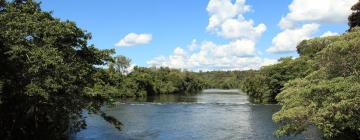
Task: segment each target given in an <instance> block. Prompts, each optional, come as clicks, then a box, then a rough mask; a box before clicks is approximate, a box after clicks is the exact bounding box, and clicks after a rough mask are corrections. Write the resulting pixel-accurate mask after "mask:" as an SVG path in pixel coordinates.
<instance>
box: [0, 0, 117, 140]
mask: <svg viewBox="0 0 360 140" xmlns="http://www.w3.org/2000/svg"><path fill="white" fill-rule="evenodd" d="M0 7H1V8H0V30H1V32H0V65H1V69H0V79H1V81H2V83H1V85H2V88H1V89H2V92H1V94H0V99H1V101H0V112H1V113H0V139H22V138H27V139H64V138H67V136H68V134H69V133H71V132H76V131H79V130H80V129H82V128H84V127H85V126H86V123H85V121H84V118H83V116H82V110H83V109H89V110H91V111H92V112H100V110H99V106H100V105H101V104H102V103H103V101H107V99H108V98H103V96H102V94H103V93H100V92H96V93H94V92H92V93H89V92H87V89H90V88H93V87H94V85H95V89H97V85H98V84H95V83H96V81H94V80H93V79H92V77H93V75H94V74H95V73H97V68H95V67H94V65H104V64H105V62H106V61H108V60H110V59H111V58H110V54H111V53H113V51H112V50H103V51H102V50H98V49H96V48H95V47H94V46H92V45H88V44H87V41H88V40H89V39H90V38H91V35H90V34H88V33H86V32H85V31H83V30H82V29H80V28H78V27H77V26H76V24H75V23H73V22H71V21H60V20H59V19H56V18H54V17H52V15H51V13H49V12H44V11H42V10H41V9H40V6H39V4H38V3H36V2H33V1H31V0H29V1H26V0H22V1H14V2H9V3H7V2H4V1H1V6H0ZM69 124H70V126H69ZM69 128H70V129H69Z"/></svg>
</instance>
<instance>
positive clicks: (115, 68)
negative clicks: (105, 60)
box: [109, 55, 131, 73]
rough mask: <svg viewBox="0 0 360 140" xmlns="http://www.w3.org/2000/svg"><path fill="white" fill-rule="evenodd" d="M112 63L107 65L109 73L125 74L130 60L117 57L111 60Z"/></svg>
mask: <svg viewBox="0 0 360 140" xmlns="http://www.w3.org/2000/svg"><path fill="white" fill-rule="evenodd" d="M113 59H114V62H111V63H110V64H109V70H110V72H119V73H127V72H128V71H127V69H128V68H129V67H130V64H131V59H129V58H127V57H125V56H123V55H119V56H116V57H114V58H113Z"/></svg>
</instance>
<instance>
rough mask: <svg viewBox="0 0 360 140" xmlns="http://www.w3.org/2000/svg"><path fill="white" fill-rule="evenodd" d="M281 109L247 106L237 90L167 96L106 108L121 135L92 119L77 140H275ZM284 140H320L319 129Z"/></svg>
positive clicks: (269, 106) (98, 118) (91, 116)
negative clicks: (276, 116)
mask: <svg viewBox="0 0 360 140" xmlns="http://www.w3.org/2000/svg"><path fill="white" fill-rule="evenodd" d="M279 108H280V107H279V106H278V105H259V104H252V103H250V102H249V101H248V98H247V96H246V95H245V94H243V93H241V92H239V91H237V90H205V91H203V92H201V93H200V94H195V95H189V96H180V95H162V96H158V97H152V98H147V99H143V100H133V101H123V102H121V103H118V104H116V105H114V106H109V107H104V110H105V112H107V113H108V115H111V116H114V117H116V118H117V119H119V120H120V121H121V122H122V123H123V124H124V127H123V130H122V131H118V130H117V129H115V128H113V127H112V126H111V125H110V124H108V123H107V122H105V121H104V120H103V119H102V118H101V117H99V116H96V115H89V116H87V117H88V118H87V122H88V128H87V129H85V130H83V131H81V132H80V133H78V134H76V135H74V136H73V139H75V140H95V139H96V140H123V139H124V140H128V139H129V140H190V139H196V140H239V139H246V140H273V139H274V140H275V139H278V138H276V137H274V136H273V135H272V133H273V132H274V131H275V129H276V125H275V124H274V123H273V122H272V119H271V117H272V114H274V112H276V111H278V110H279ZM280 139H284V140H292V139H295V140H304V139H309V140H313V139H320V138H319V135H318V133H317V132H316V130H315V129H312V130H309V131H307V132H305V133H303V134H301V135H297V136H292V137H282V138H280Z"/></svg>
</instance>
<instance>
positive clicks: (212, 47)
mask: <svg viewBox="0 0 360 140" xmlns="http://www.w3.org/2000/svg"><path fill="white" fill-rule="evenodd" d="M193 43H194V42H192V44H193ZM193 45H194V44H193ZM196 46H198V47H199V48H200V50H198V51H186V50H184V49H182V48H176V49H175V50H174V53H173V54H172V55H170V56H168V57H164V56H160V57H157V58H154V59H152V60H150V61H148V64H149V65H150V66H155V67H171V68H179V69H188V70H193V71H199V70H248V69H259V68H260V67H261V66H264V65H269V64H273V63H275V62H276V60H272V59H263V58H261V57H259V56H258V55H257V54H256V49H255V43H254V42H253V41H251V40H235V41H232V42H230V43H229V44H222V45H218V44H215V43H213V42H211V41H206V42H203V43H201V44H196Z"/></svg>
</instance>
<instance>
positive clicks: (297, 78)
mask: <svg viewBox="0 0 360 140" xmlns="http://www.w3.org/2000/svg"><path fill="white" fill-rule="evenodd" d="M352 10H353V11H354V12H353V14H352V15H350V16H349V26H350V29H349V30H348V31H347V32H346V33H344V34H342V35H338V36H330V37H322V38H314V39H310V40H304V41H303V42H301V43H300V44H299V45H298V46H297V52H298V54H299V55H300V56H299V57H298V58H290V57H289V58H282V59H280V60H279V62H278V64H275V65H271V66H266V67H263V68H261V69H260V70H258V71H253V72H250V73H249V74H248V75H247V76H246V77H245V79H243V80H242V84H241V89H242V90H243V91H244V92H246V93H247V94H248V95H249V96H251V97H253V98H255V99H256V100H257V101H258V102H260V103H277V102H278V103H279V104H280V105H281V106H282V108H281V110H280V111H279V112H277V113H276V114H274V115H273V120H274V121H275V122H276V123H278V124H279V125H280V128H279V129H278V130H277V131H276V132H275V134H276V135H278V136H283V135H291V134H299V133H301V132H303V131H304V130H306V129H307V128H308V127H309V126H315V127H317V128H318V129H319V130H320V131H321V132H322V135H323V136H324V138H329V139H330V138H331V139H360V94H359V93H360V79H359V77H360V75H359V70H360V62H359V60H360V28H359V27H357V26H359V25H360V22H359V21H360V16H359V15H360V12H359V10H360V2H358V3H357V4H356V5H354V6H353V7H352Z"/></svg>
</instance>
